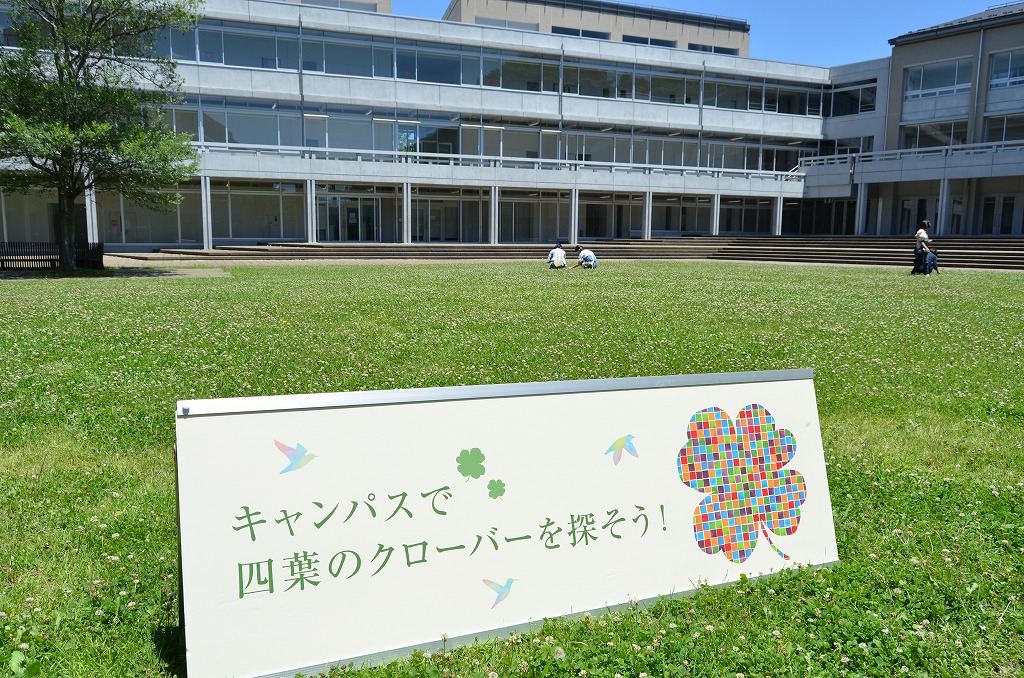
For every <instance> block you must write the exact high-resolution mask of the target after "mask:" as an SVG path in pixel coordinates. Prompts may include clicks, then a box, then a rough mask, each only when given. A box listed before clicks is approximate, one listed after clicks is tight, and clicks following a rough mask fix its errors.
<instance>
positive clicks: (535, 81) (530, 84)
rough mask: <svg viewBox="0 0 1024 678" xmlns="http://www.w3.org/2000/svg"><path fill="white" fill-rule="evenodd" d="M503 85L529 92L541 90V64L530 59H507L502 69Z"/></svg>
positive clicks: (507, 87) (503, 86)
mask: <svg viewBox="0 0 1024 678" xmlns="http://www.w3.org/2000/svg"><path fill="white" fill-rule="evenodd" d="M501 86H502V88H504V89H518V90H525V91H527V92H539V91H540V90H541V65H540V64H539V63H534V62H529V61H510V60H506V61H505V62H504V63H503V64H502V69H501Z"/></svg>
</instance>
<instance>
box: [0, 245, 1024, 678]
mask: <svg viewBox="0 0 1024 678" xmlns="http://www.w3.org/2000/svg"><path fill="white" fill-rule="evenodd" d="M229 271H230V274H231V275H230V276H229V277H216V278H159V277H148V278H143V277H138V278H136V277H111V276H94V275H83V276H82V277H73V278H61V277H55V278H54V277H46V278H24V279H17V280H0V676H3V675H12V676H19V677H21V676H30V675H33V674H34V673H36V672H38V674H39V675H43V676H116V677H122V676H163V677H166V676H171V675H179V676H183V675H184V661H183V648H182V643H181V637H180V634H179V632H178V626H177V621H178V600H177V596H178V582H177V522H176V521H177V517H176V506H175V502H176V492H175V484H174V483H175V479H174V452H173V445H174V406H175V403H176V401H178V400H185V399H197V398H210V397H218V398H224V397H235V396H255V395H269V394H295V393H320V392H332V391H349V390H371V389H391V388H406V387H428V386H449V385H462V384H489V383H511V382H525V381H547V380H572V379H595V378H606V377H634V376H647V375H666V374H693V373H706V372H731V371H750V370H776V369H791V368H805V367H806V368H812V369H813V370H814V372H815V387H816V391H817V397H818V407H819V414H820V419H821V427H822V435H823V439H824V443H825V453H826V460H827V461H828V464H829V482H830V487H831V494H832V500H833V511H834V516H835V523H836V530H837V538H838V545H839V554H840V558H841V563H840V564H838V565H836V566H834V567H831V568H826V569H816V570H808V569H803V570H796V571H792V572H788V573H785V574H782V575H779V576H775V577H770V578H765V579H759V580H756V581H754V580H751V581H745V582H742V583H740V584H737V585H734V586H728V587H722V588H705V589H702V590H700V591H698V592H696V593H695V594H694V595H690V596H685V597H682V598H678V599H673V600H666V601H664V602H663V603H659V604H657V605H654V606H650V607H646V608H642V609H627V610H622V611H618V612H614V613H608V614H605V615H596V616H593V617H582V618H576V619H572V620H552V621H549V622H547V623H546V624H545V625H544V626H543V627H540V628H538V629H537V630H536V632H534V633H531V634H526V635H514V636H512V637H509V638H505V639H501V640H498V641H493V642H488V643H482V644H480V645H477V646H474V647H471V648H461V649H454V650H450V651H443V652H440V653H437V654H435V655H428V656H424V655H418V656H414V657H412V658H410V659H407V660H402V661H399V662H396V663H393V664H390V665H387V666H383V667H378V668H372V669H364V670H363V671H361V672H358V671H357V672H352V673H357V674H358V675H361V676H403V677H404V676H483V677H486V676H490V675H497V676H501V677H505V676H519V675H522V676H577V675H579V676H582V675H586V676H590V677H594V676H607V677H608V678H612V677H613V676H615V675H621V676H626V677H632V678H636V677H637V676H641V675H644V674H647V675H648V676H650V677H651V678H654V677H655V676H677V675H679V676H682V675H694V676H736V675H739V674H743V675H745V676H761V675H792V676H805V675H823V676H831V675H841V674H845V675H851V676H852V675H867V676H880V675H899V674H908V675H918V676H924V675H928V676H963V675H1017V674H1020V673H1021V672H1024V660H1022V659H1021V657H1022V656H1024V608H1022V601H1021V597H1022V593H1024V501H1022V500H1024V449H1022V448H1024V276H1022V275H1019V274H1012V273H991V272H974V271H961V270H947V271H946V272H945V273H943V274H942V275H940V276H931V277H930V278H922V277H913V278H912V277H910V276H908V275H906V271H905V270H903V269H900V270H896V269H883V268H824V267H804V266H772V265H741V264H712V263H672V262H629V263H625V262H624V263H618V262H607V263H602V265H601V268H600V270H599V271H596V272H590V271H580V270H576V271H559V272H553V271H548V270H547V269H546V268H544V267H543V265H542V264H527V263H501V264H488V265H483V264H457V265H391V266H367V265H360V266H324V267H239V268H231V269H229ZM569 430H570V426H569V423H567V434H568V432H569ZM336 673H339V674H340V673H342V671H341V670H338V671H337V672H336ZM346 675H349V673H348V672H346Z"/></svg>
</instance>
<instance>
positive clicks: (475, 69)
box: [462, 54, 480, 85]
mask: <svg viewBox="0 0 1024 678" xmlns="http://www.w3.org/2000/svg"><path fill="white" fill-rule="evenodd" d="M462 84H463V85H479V84H480V56H479V55H477V54H474V55H472V56H463V57H462Z"/></svg>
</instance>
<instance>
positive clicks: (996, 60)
mask: <svg viewBox="0 0 1024 678" xmlns="http://www.w3.org/2000/svg"><path fill="white" fill-rule="evenodd" d="M1009 77H1010V52H1004V53H1002V54H994V55H992V73H991V75H990V76H989V79H990V80H992V81H995V80H1006V79H1008V78H1009ZM1004 86H1005V83H1004Z"/></svg>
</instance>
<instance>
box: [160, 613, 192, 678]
mask: <svg viewBox="0 0 1024 678" xmlns="http://www.w3.org/2000/svg"><path fill="white" fill-rule="evenodd" d="M153 645H154V646H155V647H156V652H157V656H159V657H160V661H162V662H163V663H164V664H166V665H167V672H168V673H169V674H170V675H172V676H177V677H178V678H188V671H187V670H186V668H185V628H184V627H182V626H178V625H175V626H160V627H157V628H156V629H155V630H154V631H153Z"/></svg>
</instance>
